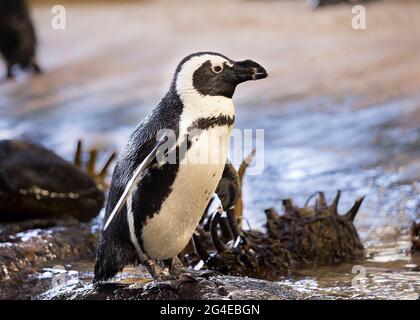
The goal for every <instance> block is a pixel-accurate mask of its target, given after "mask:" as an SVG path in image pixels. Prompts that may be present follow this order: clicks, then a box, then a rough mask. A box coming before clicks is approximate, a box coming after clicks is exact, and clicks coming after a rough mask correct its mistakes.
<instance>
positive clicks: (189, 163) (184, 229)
mask: <svg viewBox="0 0 420 320" xmlns="http://www.w3.org/2000/svg"><path fill="white" fill-rule="evenodd" d="M230 131H231V128H230V127H228V126H221V127H220V126H217V127H214V128H212V129H209V130H206V131H204V132H202V134H201V135H199V136H197V137H195V138H194V139H193V141H192V142H193V143H192V146H191V148H190V149H188V151H187V153H186V156H185V159H184V161H182V162H181V164H180V166H179V170H178V174H177V176H176V178H175V181H174V183H173V185H172V190H171V192H170V194H169V196H168V197H167V198H166V200H165V201H164V202H163V204H162V206H161V209H160V211H159V212H158V213H157V214H155V215H154V216H153V217H152V218H151V219H148V220H147V221H146V224H145V225H144V227H143V229H142V240H143V246H144V249H145V251H146V253H147V254H148V255H149V257H151V258H153V259H167V258H172V257H174V256H176V255H177V254H178V253H179V252H181V251H182V250H183V249H184V248H185V246H186V245H187V244H188V241H189V240H190V239H191V236H192V234H193V232H194V230H195V228H196V227H197V225H198V223H199V221H200V219H201V217H202V215H203V213H204V210H205V208H206V206H207V204H208V202H209V200H210V198H211V196H212V195H213V193H214V192H215V190H216V188H217V185H218V183H219V181H220V178H221V176H222V173H223V169H224V166H225V163H226V159H227V154H228V150H229V137H230Z"/></svg>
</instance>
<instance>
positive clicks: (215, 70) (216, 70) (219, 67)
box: [211, 65, 223, 73]
mask: <svg viewBox="0 0 420 320" xmlns="http://www.w3.org/2000/svg"><path fill="white" fill-rule="evenodd" d="M211 70H212V71H213V72H214V73H220V72H222V71H223V67H222V66H220V65H217V66H214V67H211Z"/></svg>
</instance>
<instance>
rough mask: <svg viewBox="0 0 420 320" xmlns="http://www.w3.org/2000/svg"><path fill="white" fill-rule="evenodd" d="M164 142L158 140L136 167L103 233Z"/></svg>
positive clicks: (163, 140) (132, 191)
mask: <svg viewBox="0 0 420 320" xmlns="http://www.w3.org/2000/svg"><path fill="white" fill-rule="evenodd" d="M164 142H165V139H164V137H162V139H160V140H159V141H158V142H157V143H156V145H155V146H154V147H153V149H152V151H151V152H150V153H149V154H148V155H147V156H146V157H145V158H144V159H143V161H142V162H141V164H140V165H139V166H138V167H137V169H136V170H135V171H134V173H133V176H132V177H131V179H130V180H129V181H128V183H127V185H126V187H125V189H124V192H123V193H122V195H121V197H120V199H119V200H118V202H117V204H116V205H115V207H114V209H113V210H112V212H111V214H110V215H109V217H108V219H107V221H106V223H105V225H104V228H103V230H104V231H105V230H106V229H107V228H108V226H109V225H110V223H111V222H112V220H113V219H114V217H115V215H116V214H118V213H119V212H120V211H121V209H122V208H123V206H124V205H125V204H126V202H127V199H128V198H129V197H130V196H131V195H132V194H133V193H134V191H135V189H136V187H137V185H138V183H139V181H140V180H141V179H142V178H143V176H144V174H145V173H146V170H147V168H148V167H149V165H150V164H151V163H152V161H153V160H154V159H155V158H156V154H157V152H158V150H159V147H160V146H161V145H162V144H163V143H164Z"/></svg>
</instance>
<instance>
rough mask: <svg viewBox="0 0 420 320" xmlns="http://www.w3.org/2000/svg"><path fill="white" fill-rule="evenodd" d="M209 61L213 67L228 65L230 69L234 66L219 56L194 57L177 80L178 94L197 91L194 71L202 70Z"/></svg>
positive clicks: (186, 63)
mask: <svg viewBox="0 0 420 320" xmlns="http://www.w3.org/2000/svg"><path fill="white" fill-rule="evenodd" d="M209 60H210V63H211V65H212V67H214V66H216V65H220V66H223V64H224V63H226V65H228V66H229V67H232V66H233V64H232V63H231V62H229V60H226V59H225V58H223V57H221V56H218V55H212V54H203V55H201V56H195V57H192V58H191V59H190V60H188V61H186V62H185V63H184V64H183V65H182V68H181V70H180V71H179V72H178V75H177V78H176V90H177V92H178V94H182V93H183V92H188V91H190V90H195V89H194V86H193V74H194V71H195V70H197V69H198V68H200V67H201V66H202V65H203V63H205V62H206V61H209Z"/></svg>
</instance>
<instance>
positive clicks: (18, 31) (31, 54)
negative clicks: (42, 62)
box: [0, 0, 41, 78]
mask: <svg viewBox="0 0 420 320" xmlns="http://www.w3.org/2000/svg"><path fill="white" fill-rule="evenodd" d="M36 46H37V39H36V35H35V29H34V26H33V24H32V21H31V17H30V15H29V11H28V8H27V5H26V1H25V0H1V1H0V53H1V54H2V56H3V57H4V59H5V62H6V65H7V66H6V67H7V77H8V78H11V77H13V72H12V68H13V67H14V66H15V65H19V66H20V67H21V68H23V69H32V70H33V71H34V72H35V73H40V72H41V69H40V67H39V66H38V63H37V61H36Z"/></svg>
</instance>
